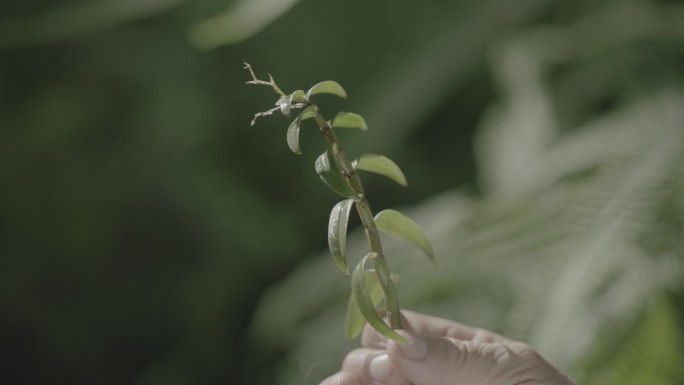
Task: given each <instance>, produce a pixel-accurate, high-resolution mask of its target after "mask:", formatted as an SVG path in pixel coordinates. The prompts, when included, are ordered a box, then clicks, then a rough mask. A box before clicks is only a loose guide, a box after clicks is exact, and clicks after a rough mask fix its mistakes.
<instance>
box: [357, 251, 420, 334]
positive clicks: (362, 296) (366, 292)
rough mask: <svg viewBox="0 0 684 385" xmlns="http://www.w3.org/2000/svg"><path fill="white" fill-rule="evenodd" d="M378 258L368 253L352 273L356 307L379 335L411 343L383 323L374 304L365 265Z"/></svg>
mask: <svg viewBox="0 0 684 385" xmlns="http://www.w3.org/2000/svg"><path fill="white" fill-rule="evenodd" d="M376 256H377V253H368V254H367V255H366V256H365V257H363V259H362V260H361V261H360V262H359V264H358V265H356V267H355V268H354V272H353V273H352V295H353V296H354V300H355V301H356V305H357V307H358V309H359V311H360V312H361V314H362V315H363V317H364V318H365V319H366V321H367V322H368V323H369V324H370V325H371V326H372V327H373V328H374V329H375V330H377V331H378V333H380V334H382V335H383V336H385V337H387V338H390V339H393V340H395V341H398V342H401V343H405V344H406V343H409V341H408V340H407V339H406V338H404V337H402V336H401V335H399V334H397V333H395V332H394V331H393V330H392V329H391V328H390V327H389V326H387V324H386V323H385V321H383V320H382V318H380V315H378V312H377V310H376V309H375V305H374V304H373V299H372V298H371V293H370V287H369V285H368V282H367V281H366V269H365V265H366V262H367V261H368V260H369V259H373V258H375V257H376Z"/></svg>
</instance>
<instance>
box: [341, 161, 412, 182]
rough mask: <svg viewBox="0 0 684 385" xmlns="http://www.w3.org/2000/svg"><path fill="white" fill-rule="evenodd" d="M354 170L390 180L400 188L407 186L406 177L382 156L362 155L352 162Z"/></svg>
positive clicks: (394, 164) (395, 165)
mask: <svg viewBox="0 0 684 385" xmlns="http://www.w3.org/2000/svg"><path fill="white" fill-rule="evenodd" d="M354 169H356V170H364V171H369V172H374V173H376V174H380V175H383V176H386V177H388V178H390V179H392V180H393V181H395V182H397V183H398V184H400V185H401V186H404V187H406V186H407V182H406V177H405V176H404V173H403V172H402V171H401V169H400V168H399V166H397V164H396V163H394V162H392V160H391V159H389V158H388V157H386V156H383V155H377V154H365V155H362V156H361V157H360V158H359V159H357V160H356V161H355V162H354Z"/></svg>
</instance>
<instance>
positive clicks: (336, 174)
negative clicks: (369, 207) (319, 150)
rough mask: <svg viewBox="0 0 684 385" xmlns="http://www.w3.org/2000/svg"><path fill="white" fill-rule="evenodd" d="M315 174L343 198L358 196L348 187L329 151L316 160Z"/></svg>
mask: <svg viewBox="0 0 684 385" xmlns="http://www.w3.org/2000/svg"><path fill="white" fill-rule="evenodd" d="M315 167H316V172H317V173H318V176H320V177H321V179H322V180H323V182H324V183H325V184H326V185H328V187H330V188H331V189H332V190H333V191H335V192H336V193H338V194H340V195H342V196H343V197H345V198H354V197H356V196H358V194H357V193H356V191H354V189H353V188H352V187H351V186H350V185H349V182H347V178H345V177H344V175H342V171H340V169H339V168H338V167H337V164H336V163H335V159H334V158H333V156H332V155H331V154H330V152H329V151H326V152H324V153H323V154H321V156H319V157H318V159H316V164H315Z"/></svg>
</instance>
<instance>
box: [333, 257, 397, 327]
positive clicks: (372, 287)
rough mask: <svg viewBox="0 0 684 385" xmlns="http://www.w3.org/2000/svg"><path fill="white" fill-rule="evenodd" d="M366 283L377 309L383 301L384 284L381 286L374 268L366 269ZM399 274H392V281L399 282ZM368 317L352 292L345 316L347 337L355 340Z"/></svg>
mask: <svg viewBox="0 0 684 385" xmlns="http://www.w3.org/2000/svg"><path fill="white" fill-rule="evenodd" d="M365 274H366V284H367V286H368V291H369V293H370V297H371V301H373V306H375V308H376V309H377V306H378V305H379V304H380V303H381V302H382V299H383V298H382V286H380V280H378V275H377V274H376V273H375V270H374V269H369V270H367V271H366V273H365ZM398 280H399V276H398V275H396V274H392V282H394V283H397V281H398ZM365 323H366V319H365V318H364V317H363V314H361V310H360V309H359V305H357V304H356V299H355V298H354V294H353V293H352V294H351V295H350V296H349V301H348V302H347V316H346V318H345V324H344V330H345V335H346V336H347V339H349V340H353V339H354V338H356V337H357V336H358V335H359V334H361V332H362V331H363V325H365Z"/></svg>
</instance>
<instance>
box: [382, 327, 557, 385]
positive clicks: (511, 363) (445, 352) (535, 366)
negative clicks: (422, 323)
mask: <svg viewBox="0 0 684 385" xmlns="http://www.w3.org/2000/svg"><path fill="white" fill-rule="evenodd" d="M398 333H400V334H402V335H403V336H404V337H406V338H408V339H409V341H411V343H410V344H400V343H397V342H396V341H392V340H389V341H387V352H388V355H389V358H390V361H391V362H392V365H393V366H394V369H395V370H396V371H397V372H398V373H399V374H400V375H402V376H403V377H404V378H406V379H407V380H409V381H411V382H412V383H413V384H415V385H454V384H491V385H505V384H511V383H521V382H525V381H529V383H530V384H569V383H570V382H566V381H562V379H563V376H562V375H561V374H560V373H559V372H558V371H557V370H555V368H553V367H552V366H551V365H550V364H548V363H547V362H546V361H544V359H542V358H541V357H540V356H539V355H538V354H537V353H536V352H535V351H534V350H532V348H530V347H529V346H528V345H525V344H523V343H519V342H512V343H481V342H472V341H462V340H457V339H453V338H448V337H427V336H421V335H419V334H416V333H408V332H404V331H398ZM525 383H528V382H525Z"/></svg>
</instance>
